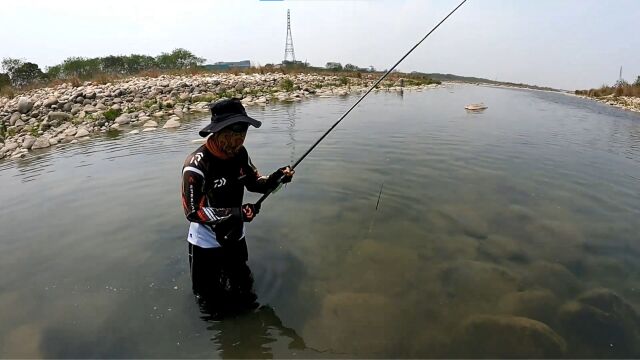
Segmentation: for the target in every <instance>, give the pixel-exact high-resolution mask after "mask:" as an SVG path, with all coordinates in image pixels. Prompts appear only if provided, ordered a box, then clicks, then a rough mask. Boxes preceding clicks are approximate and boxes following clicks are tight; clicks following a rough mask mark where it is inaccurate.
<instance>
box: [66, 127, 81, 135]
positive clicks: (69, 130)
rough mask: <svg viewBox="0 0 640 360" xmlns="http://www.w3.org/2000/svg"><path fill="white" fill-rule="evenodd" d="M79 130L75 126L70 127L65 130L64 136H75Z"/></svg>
mask: <svg viewBox="0 0 640 360" xmlns="http://www.w3.org/2000/svg"><path fill="white" fill-rule="evenodd" d="M77 132H78V130H77V129H76V128H74V127H70V128H68V129H67V130H65V131H64V132H63V134H64V136H73V135H75V134H76V133H77Z"/></svg>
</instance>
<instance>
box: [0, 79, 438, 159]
mask: <svg viewBox="0 0 640 360" xmlns="http://www.w3.org/2000/svg"><path fill="white" fill-rule="evenodd" d="M375 80H376V79H372V78H366V79H365V78H356V77H349V78H347V77H338V76H324V75H316V74H295V75H285V74H280V73H269V74H250V75H245V74H238V75H234V74H227V73H222V74H196V75H187V76H183V75H161V76H159V77H157V78H148V77H144V78H143V77H132V78H127V79H124V80H121V81H117V82H113V83H107V84H99V83H96V82H85V83H84V84H82V85H81V86H77V87H74V86H73V85H72V84H71V83H65V84H62V85H58V86H55V87H48V88H40V89H35V90H31V91H28V92H26V93H23V94H21V95H20V96H17V97H15V98H13V99H9V98H3V97H0V128H1V129H2V131H0V159H3V158H11V159H19V158H24V157H26V156H28V155H29V154H30V153H31V152H32V151H33V150H37V149H42V148H48V147H52V146H56V145H58V144H66V143H77V142H81V141H84V140H87V139H89V138H91V136H93V135H97V134H102V133H106V132H108V131H124V132H127V133H132V134H136V133H140V132H148V131H153V130H157V129H158V128H162V129H173V128H178V127H180V126H181V120H183V119H185V117H189V115H197V114H207V113H209V103H210V102H212V101H216V100H218V99H222V98H230V97H235V98H239V99H241V101H242V103H243V104H244V105H245V106H266V105H268V104H273V103H275V102H294V101H301V100H304V99H307V98H312V97H331V96H345V95H348V94H352V93H362V92H364V91H366V90H367V89H368V88H369V87H370V86H371V85H372V84H373V82H374V81H375ZM407 82H409V81H407ZM379 86H380V88H379V89H376V91H379V90H389V91H399V90H402V89H405V90H410V89H426V88H434V87H437V86H439V85H435V84H430V85H425V84H420V83H418V84H416V82H415V81H413V82H411V83H409V84H406V83H403V82H402V81H395V82H394V81H385V82H383V83H381V84H380V85H379Z"/></svg>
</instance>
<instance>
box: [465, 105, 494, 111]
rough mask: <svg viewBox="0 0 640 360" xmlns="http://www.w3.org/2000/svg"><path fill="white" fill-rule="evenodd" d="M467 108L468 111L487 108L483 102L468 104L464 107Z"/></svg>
mask: <svg viewBox="0 0 640 360" xmlns="http://www.w3.org/2000/svg"><path fill="white" fill-rule="evenodd" d="M464 108H465V109H467V110H470V111H480V110H485V109H487V108H489V107H488V106H487V105H485V104H484V103H477V104H469V105H467V106H465V107H464Z"/></svg>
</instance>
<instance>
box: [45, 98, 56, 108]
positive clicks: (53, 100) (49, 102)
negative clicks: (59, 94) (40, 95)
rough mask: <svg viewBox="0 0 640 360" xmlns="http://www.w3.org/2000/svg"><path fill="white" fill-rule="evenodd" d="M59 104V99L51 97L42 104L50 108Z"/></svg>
mask: <svg viewBox="0 0 640 360" xmlns="http://www.w3.org/2000/svg"><path fill="white" fill-rule="evenodd" d="M57 103H58V98H56V97H55V96H51V97H49V98H48V99H47V100H45V101H44V102H43V103H42V106H44V107H47V108H48V107H51V106H53V105H55V104H57Z"/></svg>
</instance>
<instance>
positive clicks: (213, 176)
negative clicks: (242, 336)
mask: <svg viewBox="0 0 640 360" xmlns="http://www.w3.org/2000/svg"><path fill="white" fill-rule="evenodd" d="M211 114H212V116H211V123H210V124H209V125H207V126H206V127H204V128H203V129H202V130H200V136H202V137H206V136H209V135H210V136H209V137H208V138H207V140H206V142H205V144H204V145H202V146H200V147H199V148H198V149H197V150H196V151H194V152H193V153H191V154H190V155H189V156H188V157H187V159H186V160H185V162H184V166H183V168H182V206H183V208H184V212H185V215H186V216H187V220H189V221H190V222H191V224H190V226H189V234H188V237H187V241H188V242H189V265H190V269H191V283H192V288H193V292H194V294H196V296H197V297H198V299H199V301H200V303H201V305H204V304H206V306H207V307H211V306H213V307H215V308H226V307H229V305H231V306H232V307H238V306H240V307H246V306H255V300H256V296H255V294H254V293H253V278H252V276H251V270H250V269H249V267H248V266H247V260H248V252H247V243H246V239H245V226H244V223H246V222H250V221H251V220H253V219H254V218H255V216H256V215H257V214H258V212H259V211H260V207H259V206H256V205H254V204H248V203H247V204H242V202H243V201H242V200H243V196H244V188H245V187H246V188H247V190H249V191H252V192H258V193H263V194H264V193H267V192H270V191H273V190H274V189H275V188H276V187H277V186H278V185H279V184H280V183H287V182H290V181H291V178H292V177H293V174H294V170H292V169H291V168H290V167H288V166H286V167H282V168H280V169H278V170H276V171H275V172H274V173H273V174H271V175H269V176H260V175H259V174H258V171H257V169H256V167H255V166H254V165H253V163H252V162H251V159H250V158H249V155H248V153H247V150H246V149H245V148H244V146H243V143H244V139H245V136H246V135H247V130H248V128H249V125H252V126H253V127H256V128H258V127H260V125H261V122H260V121H258V120H256V119H253V118H251V117H249V116H247V113H246V111H245V109H244V107H243V106H242V103H241V102H240V101H239V100H237V99H231V100H221V101H218V102H216V103H215V104H213V105H212V106H211ZM224 310H225V309H221V311H224Z"/></svg>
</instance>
